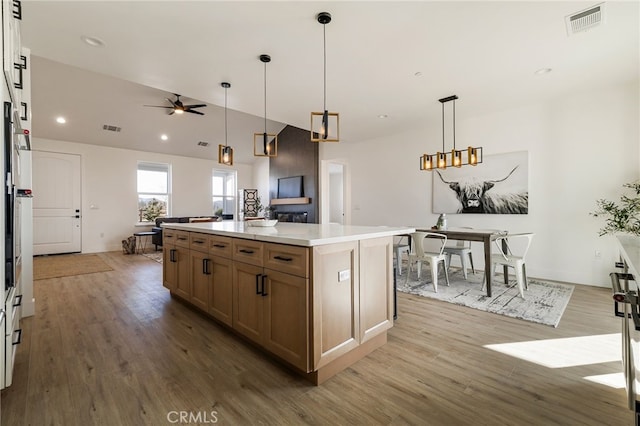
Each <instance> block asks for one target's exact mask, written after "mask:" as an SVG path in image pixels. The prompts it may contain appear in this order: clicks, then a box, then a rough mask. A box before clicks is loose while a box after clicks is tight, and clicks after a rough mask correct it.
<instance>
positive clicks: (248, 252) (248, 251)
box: [238, 249, 253, 254]
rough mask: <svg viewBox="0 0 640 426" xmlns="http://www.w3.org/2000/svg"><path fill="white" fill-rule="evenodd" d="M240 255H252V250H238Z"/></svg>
mask: <svg viewBox="0 0 640 426" xmlns="http://www.w3.org/2000/svg"><path fill="white" fill-rule="evenodd" d="M238 251H239V252H240V253H246V254H253V250H247V249H240V250H238Z"/></svg>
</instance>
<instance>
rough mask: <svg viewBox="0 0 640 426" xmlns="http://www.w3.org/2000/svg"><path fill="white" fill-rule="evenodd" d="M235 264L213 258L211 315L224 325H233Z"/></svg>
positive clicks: (219, 258)
mask: <svg viewBox="0 0 640 426" xmlns="http://www.w3.org/2000/svg"><path fill="white" fill-rule="evenodd" d="M232 265H233V262H232V261H231V259H225V258H223V257H218V256H211V270H212V274H213V275H212V276H211V277H212V279H211V286H210V287H209V313H210V314H211V315H213V316H214V317H215V318H217V319H219V320H220V321H222V322H223V323H225V324H227V325H229V326H231V325H232V324H233V318H232V313H233V266H232Z"/></svg>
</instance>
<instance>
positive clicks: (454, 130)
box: [453, 99, 456, 151]
mask: <svg viewBox="0 0 640 426" xmlns="http://www.w3.org/2000/svg"><path fill="white" fill-rule="evenodd" d="M455 149H456V100H455V99H454V100H453V150H454V151H455Z"/></svg>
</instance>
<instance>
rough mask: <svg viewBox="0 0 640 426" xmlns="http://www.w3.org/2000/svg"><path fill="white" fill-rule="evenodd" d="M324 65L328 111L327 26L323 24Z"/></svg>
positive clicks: (325, 103) (325, 99) (325, 95)
mask: <svg viewBox="0 0 640 426" xmlns="http://www.w3.org/2000/svg"><path fill="white" fill-rule="evenodd" d="M322 43H323V52H322V56H323V61H324V63H323V65H324V111H326V110H327V24H322Z"/></svg>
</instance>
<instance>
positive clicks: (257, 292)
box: [256, 274, 262, 294]
mask: <svg viewBox="0 0 640 426" xmlns="http://www.w3.org/2000/svg"><path fill="white" fill-rule="evenodd" d="M261 276H262V274H256V294H262V291H261V290H260V277H261Z"/></svg>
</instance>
